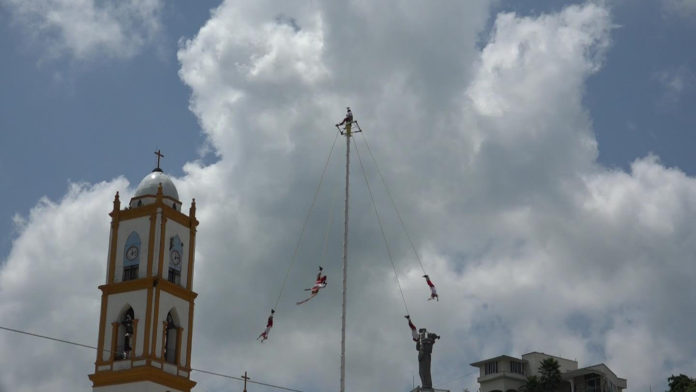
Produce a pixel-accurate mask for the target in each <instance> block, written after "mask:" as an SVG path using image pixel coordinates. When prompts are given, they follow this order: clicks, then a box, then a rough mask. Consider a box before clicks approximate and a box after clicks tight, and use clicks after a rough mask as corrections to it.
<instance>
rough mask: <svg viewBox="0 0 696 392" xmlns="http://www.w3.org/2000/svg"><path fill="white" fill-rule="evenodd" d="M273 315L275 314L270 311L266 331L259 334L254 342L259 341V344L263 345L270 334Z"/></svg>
mask: <svg viewBox="0 0 696 392" xmlns="http://www.w3.org/2000/svg"><path fill="white" fill-rule="evenodd" d="M273 313H275V310H273V309H271V315H270V316H268V322H267V323H266V329H265V330H264V331H263V332H261V334H260V335H259V337H258V338H256V340H259V339H261V343H263V342H264V341H265V340H266V339H268V334H269V333H270V332H271V328H273Z"/></svg>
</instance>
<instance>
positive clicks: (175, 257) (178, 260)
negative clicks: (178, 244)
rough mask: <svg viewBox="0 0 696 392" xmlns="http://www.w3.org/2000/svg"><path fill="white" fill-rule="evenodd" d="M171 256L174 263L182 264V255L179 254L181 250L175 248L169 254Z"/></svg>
mask: <svg viewBox="0 0 696 392" xmlns="http://www.w3.org/2000/svg"><path fill="white" fill-rule="evenodd" d="M169 258H170V259H171V260H172V264H174V265H179V264H181V255H180V254H179V251H177V250H173V251H171V253H170V254H169Z"/></svg>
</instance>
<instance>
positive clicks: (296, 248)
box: [272, 132, 339, 309]
mask: <svg viewBox="0 0 696 392" xmlns="http://www.w3.org/2000/svg"><path fill="white" fill-rule="evenodd" d="M338 135H339V133H338V132H336V137H334V141H333V144H332V145H331V151H329V156H328V157H327V158H326V163H325V164H324V170H322V172H321V178H320V179H319V184H318V185H317V190H316V191H315V192H314V198H312V204H311V205H310V206H309V210H308V211H307V216H306V217H305V220H304V223H303V224H302V230H301V231H300V238H298V239H297V245H295V251H294V252H293V254H292V259H291V261H290V266H289V267H288V270H287V271H286V272H285V277H284V278H283V284H282V285H281V287H280V292H279V293H278V298H277V299H276V301H275V305H273V308H272V309H276V308H277V307H278V303H279V302H280V297H281V296H282V295H283V291H284V290H285V284H286V283H287V281H288V275H290V270H291V269H292V267H293V266H294V265H295V262H296V261H297V253H298V251H299V250H300V244H301V243H302V236H303V235H304V232H305V229H306V228H307V222H308V221H309V216H310V215H311V213H312V209H313V208H314V204H315V203H316V201H317V195H319V190H320V189H321V184H322V183H323V182H324V175H325V174H326V168H327V167H329V161H330V160H331V155H332V154H333V151H334V147H336V140H338Z"/></svg>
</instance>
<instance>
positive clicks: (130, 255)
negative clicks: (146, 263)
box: [126, 245, 138, 261]
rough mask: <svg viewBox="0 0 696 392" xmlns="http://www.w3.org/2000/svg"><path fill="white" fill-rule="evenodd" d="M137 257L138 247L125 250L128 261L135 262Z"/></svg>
mask: <svg viewBox="0 0 696 392" xmlns="http://www.w3.org/2000/svg"><path fill="white" fill-rule="evenodd" d="M136 257H138V247H137V246H135V245H132V246H131V247H130V248H128V250H126V258H127V259H128V260H131V261H132V260H135V258H136Z"/></svg>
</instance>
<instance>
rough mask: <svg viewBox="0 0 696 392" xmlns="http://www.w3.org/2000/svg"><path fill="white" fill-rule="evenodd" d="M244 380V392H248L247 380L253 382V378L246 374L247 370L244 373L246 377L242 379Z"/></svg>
mask: <svg viewBox="0 0 696 392" xmlns="http://www.w3.org/2000/svg"><path fill="white" fill-rule="evenodd" d="M242 379H244V392H247V390H246V383H247V380H251V377H247V372H246V370H245V371H244V376H243V377H242Z"/></svg>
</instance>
